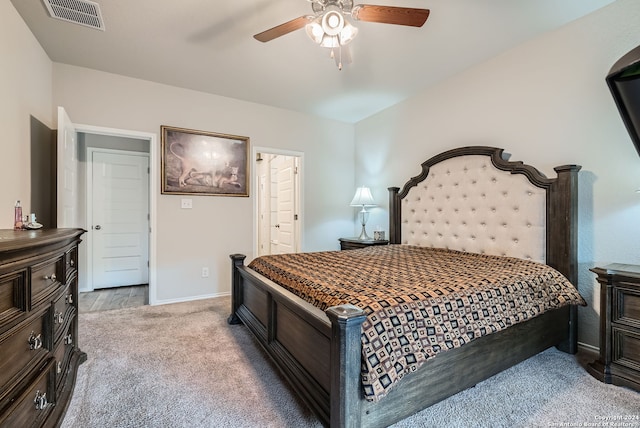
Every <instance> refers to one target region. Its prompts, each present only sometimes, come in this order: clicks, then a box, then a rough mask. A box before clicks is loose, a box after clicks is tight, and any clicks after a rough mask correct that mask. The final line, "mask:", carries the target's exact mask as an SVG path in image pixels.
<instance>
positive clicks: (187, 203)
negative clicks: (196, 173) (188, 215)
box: [180, 199, 193, 210]
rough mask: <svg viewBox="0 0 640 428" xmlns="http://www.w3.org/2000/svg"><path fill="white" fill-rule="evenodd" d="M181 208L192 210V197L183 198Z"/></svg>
mask: <svg viewBox="0 0 640 428" xmlns="http://www.w3.org/2000/svg"><path fill="white" fill-rule="evenodd" d="M180 208H182V209H188V210H190V209H191V208H193V200H192V199H183V200H182V201H180Z"/></svg>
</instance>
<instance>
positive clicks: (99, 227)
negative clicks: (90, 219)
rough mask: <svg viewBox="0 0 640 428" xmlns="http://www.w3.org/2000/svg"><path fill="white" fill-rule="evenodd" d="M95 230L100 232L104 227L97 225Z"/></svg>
mask: <svg viewBox="0 0 640 428" xmlns="http://www.w3.org/2000/svg"><path fill="white" fill-rule="evenodd" d="M94 229H95V230H100V229H102V226H100V225H99V224H97V225H96V227H94Z"/></svg>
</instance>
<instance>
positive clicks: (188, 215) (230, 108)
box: [53, 63, 354, 303]
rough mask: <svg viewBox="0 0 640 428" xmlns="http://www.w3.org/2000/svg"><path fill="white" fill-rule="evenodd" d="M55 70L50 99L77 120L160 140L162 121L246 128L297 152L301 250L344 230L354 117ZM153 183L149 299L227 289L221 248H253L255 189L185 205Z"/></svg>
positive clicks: (331, 242)
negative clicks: (152, 289)
mask: <svg viewBox="0 0 640 428" xmlns="http://www.w3.org/2000/svg"><path fill="white" fill-rule="evenodd" d="M53 76H54V77H53V104H54V105H60V106H63V107H64V108H65V109H66V111H67V112H68V114H69V116H70V118H71V120H72V121H74V122H75V123H78V124H83V125H92V126H99V127H106V128H115V129H125V130H132V131H137V132H147V133H155V134H158V139H157V141H158V144H159V143H160V136H159V131H160V126H161V125H170V126H177V127H182V128H190V129H197V130H204V131H212V132H220V133H224V134H233V135H241V136H248V137H249V138H250V139H251V144H252V145H254V146H259V147H269V148H275V149H281V150H293V151H298V152H302V153H303V154H304V159H305V165H304V168H303V173H304V177H303V185H304V189H303V194H304V207H303V210H302V218H301V221H303V234H302V235H303V236H302V247H303V250H304V251H313V250H328V249H338V248H339V245H338V241H337V239H338V238H339V237H340V236H345V234H346V235H349V234H351V233H352V232H351V230H352V228H353V223H352V222H351V213H352V209H351V207H349V205H348V204H349V201H350V200H351V199H350V198H351V197H352V192H353V189H354V172H353V163H354V142H353V140H354V137H353V125H349V124H344V123H340V122H335V121H330V120H326V119H319V118H314V117H311V116H307V115H303V114H299V113H294V112H291V111H286V110H282V109H277V108H273V107H268V106H263V105H258V104H253V103H248V102H244V101H239V100H234V99H230V98H224V97H220V96H215V95H210V94H205V93H201V92H196V91H191V90H185V89H180V88H176V87H171V86H166V85H161V84H157V83H153V82H149V81H143V80H138V79H132V78H127V77H123V76H119V75H114V74H108V73H103V72H98V71H94V70H90V69H86V68H79V67H75V66H69V65H63V64H58V63H55V64H54V65H53ZM212 78H215V76H212ZM157 169H158V173H159V171H160V168H159V167H158V168H157ZM158 182H159V180H158ZM252 184H253V183H252ZM152 191H153V192H156V194H157V195H158V196H157V206H156V207H152V210H153V209H155V211H156V214H157V226H156V230H155V233H156V242H157V248H156V251H157V260H156V266H157V284H156V288H157V295H156V296H155V297H156V301H157V302H158V303H164V302H172V301H180V300H188V299H191V298H197V297H204V296H210V295H218V294H223V293H228V292H229V291H230V275H231V261H230V259H229V254H232V253H244V254H246V255H247V256H248V259H249V260H250V259H251V258H252V257H253V249H254V227H255V225H254V221H253V218H254V194H255V192H254V191H253V189H252V191H251V197H250V198H238V197H212V196H189V197H190V198H192V199H193V209H192V210H183V209H181V208H180V200H181V199H182V197H183V196H181V195H160V189H159V188H157V189H152ZM202 267H208V268H209V270H210V277H209V278H202V277H201V269H202ZM150 297H151V296H150Z"/></svg>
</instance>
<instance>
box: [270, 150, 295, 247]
mask: <svg viewBox="0 0 640 428" xmlns="http://www.w3.org/2000/svg"><path fill="white" fill-rule="evenodd" d="M294 176H295V159H294V158H293V157H292V156H285V157H283V159H282V161H281V162H279V163H278V164H277V171H276V177H277V183H278V185H277V188H278V189H277V193H278V196H277V202H276V203H277V217H278V220H277V223H276V226H275V227H276V236H277V242H278V245H277V247H276V248H277V254H284V253H294V252H296V246H295V242H296V241H295V186H294V183H295V180H294Z"/></svg>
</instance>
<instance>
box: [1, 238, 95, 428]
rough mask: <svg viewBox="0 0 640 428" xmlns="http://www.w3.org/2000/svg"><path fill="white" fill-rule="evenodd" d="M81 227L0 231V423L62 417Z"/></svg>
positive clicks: (73, 364) (74, 328)
mask: <svg viewBox="0 0 640 428" xmlns="http://www.w3.org/2000/svg"><path fill="white" fill-rule="evenodd" d="M83 233H84V230H82V229H51V230H38V231H27V230H25V231H13V230H0V427H32V426H36V427H39V426H46V427H50V426H52V427H55V426H59V425H60V424H61V423H62V419H63V417H64V413H65V411H66V409H67V406H68V404H69V400H70V399H71V394H72V392H73V387H74V385H75V380H76V374H77V370H78V366H79V365H80V363H82V362H84V361H85V360H86V357H87V356H86V354H84V353H83V352H81V351H80V349H79V348H78V345H77V342H76V338H77V337H78V321H77V314H78V306H77V302H78V270H77V266H78V244H79V243H80V236H81V235H82V234H83Z"/></svg>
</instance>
